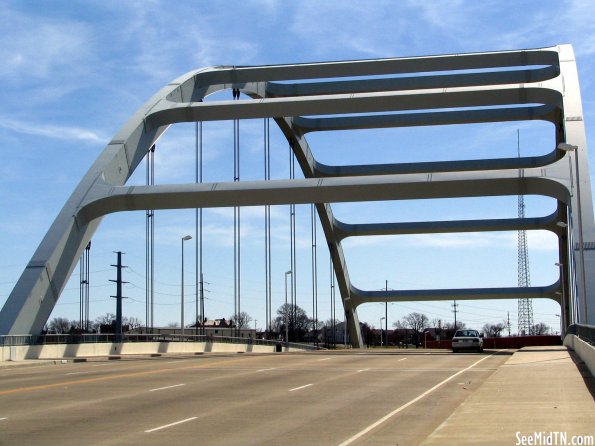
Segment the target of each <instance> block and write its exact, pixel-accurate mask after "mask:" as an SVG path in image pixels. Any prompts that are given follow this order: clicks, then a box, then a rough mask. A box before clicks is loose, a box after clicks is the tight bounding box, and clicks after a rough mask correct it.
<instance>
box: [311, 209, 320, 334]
mask: <svg viewBox="0 0 595 446" xmlns="http://www.w3.org/2000/svg"><path fill="white" fill-rule="evenodd" d="M310 219H311V225H312V319H313V320H314V329H313V332H314V343H315V344H316V345H318V259H317V253H316V207H315V205H314V203H312V204H311V205H310Z"/></svg>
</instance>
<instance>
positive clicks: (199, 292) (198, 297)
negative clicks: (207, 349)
mask: <svg viewBox="0 0 595 446" xmlns="http://www.w3.org/2000/svg"><path fill="white" fill-rule="evenodd" d="M194 136H195V138H194V141H195V147H194V149H195V150H194V151H195V160H196V163H195V175H194V180H195V182H196V183H202V121H200V122H196V126H195V135H194ZM194 212H195V215H194V222H195V237H194V238H195V244H196V246H195V262H194V265H195V275H194V278H195V293H194V294H195V301H194V304H195V310H196V311H195V324H196V325H195V334H198V333H199V328H200V334H201V335H202V334H204V333H203V331H204V329H203V328H204V327H203V325H204V301H203V283H202V208H200V209H199V208H197V209H195V210H194ZM199 303H200V305H199Z"/></svg>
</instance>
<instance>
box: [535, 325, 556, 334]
mask: <svg viewBox="0 0 595 446" xmlns="http://www.w3.org/2000/svg"><path fill="white" fill-rule="evenodd" d="M551 331H552V329H551V327H550V326H549V325H548V324H545V323H543V322H539V323H537V324H535V325H533V330H532V332H533V334H534V335H547V334H550V333H551Z"/></svg>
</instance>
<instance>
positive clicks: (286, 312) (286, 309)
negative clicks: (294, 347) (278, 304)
mask: <svg viewBox="0 0 595 446" xmlns="http://www.w3.org/2000/svg"><path fill="white" fill-rule="evenodd" d="M290 274H293V273H292V271H287V272H286V273H285V343H287V342H289V308H288V306H287V276H288V275H290Z"/></svg>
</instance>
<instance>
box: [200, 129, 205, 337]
mask: <svg viewBox="0 0 595 446" xmlns="http://www.w3.org/2000/svg"><path fill="white" fill-rule="evenodd" d="M198 130H199V133H198V153H199V158H200V164H199V171H198V181H199V182H200V183H202V182H203V176H202V121H200V122H199V126H198ZM198 216H199V221H198V230H199V234H198V238H199V241H200V243H199V250H198V251H199V256H198V257H199V258H198V261H199V265H200V270H199V277H200V318H201V325H200V327H201V331H200V334H201V335H203V336H204V335H205V334H206V332H205V326H204V323H205V320H206V318H205V281H204V275H203V256H202V248H203V242H202V229H203V223H202V208H200V209H199V214H198Z"/></svg>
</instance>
